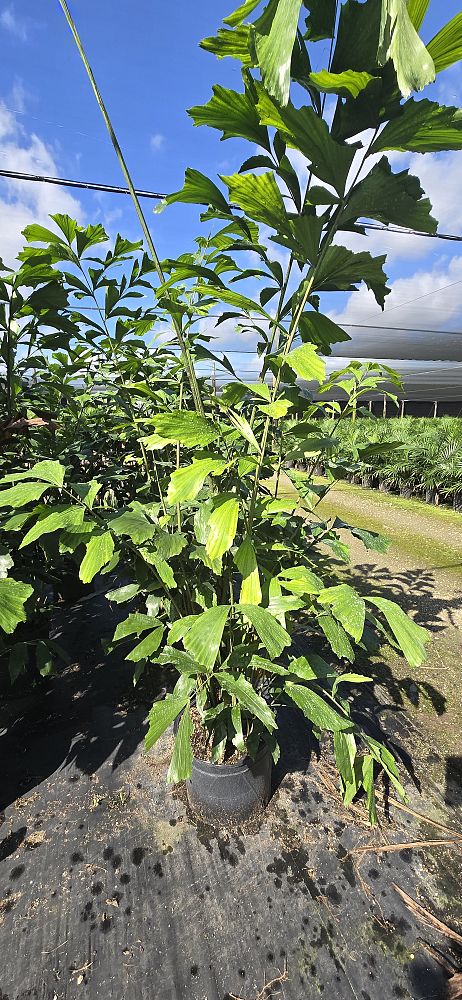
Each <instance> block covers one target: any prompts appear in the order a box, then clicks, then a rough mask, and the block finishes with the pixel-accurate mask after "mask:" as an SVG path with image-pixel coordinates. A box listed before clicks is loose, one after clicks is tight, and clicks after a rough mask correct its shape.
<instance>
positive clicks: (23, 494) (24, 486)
mask: <svg viewBox="0 0 462 1000" xmlns="http://www.w3.org/2000/svg"><path fill="white" fill-rule="evenodd" d="M47 489H49V487H48V486H47V485H46V484H44V483H18V485H17V486H11V487H10V489H9V490H2V491H1V492H0V507H13V508H14V509H15V510H16V508H17V507H24V506H25V505H26V503H33V502H34V501H36V500H40V497H41V496H42V495H43V493H45V491H46V490H47Z"/></svg>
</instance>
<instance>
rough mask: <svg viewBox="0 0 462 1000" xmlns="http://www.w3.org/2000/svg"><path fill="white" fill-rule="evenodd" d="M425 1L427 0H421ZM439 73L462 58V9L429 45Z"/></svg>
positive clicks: (428, 49)
mask: <svg viewBox="0 0 462 1000" xmlns="http://www.w3.org/2000/svg"><path fill="white" fill-rule="evenodd" d="M421 2H425V0H421ZM427 52H429V53H430V56H431V57H432V59H433V62H434V65H435V69H436V72H437V73H441V71H442V70H443V69H448V67H449V66H453V65H454V63H456V62H460V60H461V59H462V11H460V12H459V13H458V14H456V15H455V16H454V17H453V18H452V20H451V21H449V23H448V24H445V26H444V28H441V31H438V33H437V34H436V35H435V36H434V38H432V40H431V42H429V43H428V45H427Z"/></svg>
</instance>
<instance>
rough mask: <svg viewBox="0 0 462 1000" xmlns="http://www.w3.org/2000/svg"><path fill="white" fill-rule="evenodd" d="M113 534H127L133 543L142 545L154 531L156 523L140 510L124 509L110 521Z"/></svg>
mask: <svg viewBox="0 0 462 1000" xmlns="http://www.w3.org/2000/svg"><path fill="white" fill-rule="evenodd" d="M110 525H111V531H113V532H114V534H115V535H127V536H128V538H130V539H131V541H132V542H134V543H135V545H142V544H143V542H146V541H147V540H148V539H149V538H152V537H153V535H155V533H156V530H157V529H156V525H155V524H153V523H152V521H149V520H148V518H147V517H146V515H145V514H143V512H142V511H141V510H126V511H124V512H123V513H122V514H119V515H118V517H115V518H113V519H112V520H111V522H110Z"/></svg>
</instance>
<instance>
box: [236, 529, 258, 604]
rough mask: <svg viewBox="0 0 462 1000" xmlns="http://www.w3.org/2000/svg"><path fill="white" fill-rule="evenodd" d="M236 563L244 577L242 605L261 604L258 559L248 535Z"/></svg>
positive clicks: (239, 549) (241, 594)
mask: <svg viewBox="0 0 462 1000" xmlns="http://www.w3.org/2000/svg"><path fill="white" fill-rule="evenodd" d="M234 562H235V563H236V566H237V568H238V570H239V572H240V573H241V575H242V584H241V593H240V596H239V601H240V602H242V604H261V599H262V593H261V586H260V574H259V571H258V563H257V557H256V555H255V548H254V545H253V542H252V539H251V538H249V536H248V535H246V536H245V538H244V541H243V542H242V543H241V545H240V546H239V548H238V550H237V552H236V555H235V556H234Z"/></svg>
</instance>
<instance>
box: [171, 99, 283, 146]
mask: <svg viewBox="0 0 462 1000" xmlns="http://www.w3.org/2000/svg"><path fill="white" fill-rule="evenodd" d="M212 89H213V97H211V98H210V101H209V102H208V104H202V105H198V106H196V107H194V108H190V109H189V111H188V114H189V115H190V116H191V118H192V119H193V122H194V124H195V125H208V126H209V128H216V129H219V130H220V131H221V132H223V139H229V138H231V137H232V136H239V137H241V138H243V139H248V141H249V142H255V143H256V144H257V146H262V147H263V148H264V149H267V150H270V148H271V147H270V144H269V139H268V130H267V129H266V128H265V127H264V125H261V124H260V118H259V116H258V112H257V110H256V107H255V104H254V103H253V101H251V99H250V97H249V95H248V94H238V93H237V92H236V91H235V90H228V89H226V88H225V87H220V86H218V85H217V86H215V87H213V88H212Z"/></svg>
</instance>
